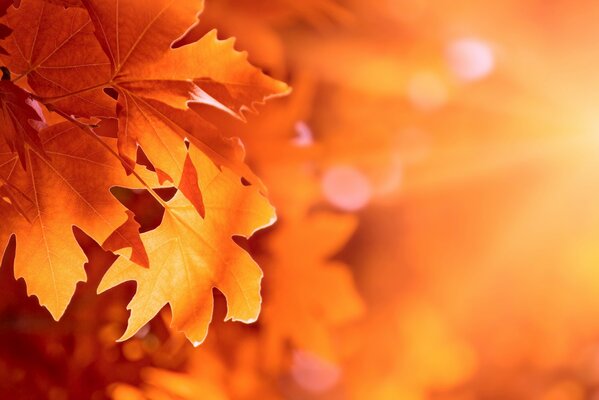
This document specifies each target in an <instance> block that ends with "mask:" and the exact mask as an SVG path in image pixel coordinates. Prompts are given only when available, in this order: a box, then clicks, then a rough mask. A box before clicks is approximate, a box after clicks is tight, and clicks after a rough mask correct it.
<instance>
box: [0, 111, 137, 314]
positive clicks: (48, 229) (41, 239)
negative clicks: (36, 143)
mask: <svg viewBox="0 0 599 400" xmlns="http://www.w3.org/2000/svg"><path fill="white" fill-rule="evenodd" d="M40 138H41V143H42V144H43V148H44V154H42V153H40V152H38V151H37V150H35V149H33V148H31V147H28V148H26V150H25V157H26V159H27V170H24V169H23V168H22V167H21V166H20V165H19V163H18V160H17V156H16V155H15V154H14V153H13V152H12V151H11V150H10V149H9V148H8V147H7V146H4V147H3V148H1V150H0V177H2V179H3V180H4V181H6V182H7V183H8V184H10V187H9V190H11V192H12V194H13V197H14V198H15V199H16V200H17V201H18V202H19V204H20V205H21V207H22V209H23V211H24V215H22V214H21V213H19V212H17V210H16V209H15V208H14V207H13V206H12V204H6V203H4V202H0V215H1V218H2V220H3V221H4V223H3V224H2V226H1V227H0V243H4V244H6V243H7V242H8V239H9V238H10V237H11V236H12V235H16V237H17V247H16V258H15V265H14V271H15V276H16V277H17V278H24V279H25V281H26V283H27V291H28V294H29V295H31V294H33V295H36V296H37V297H38V298H39V301H40V304H42V305H44V306H45V307H46V308H48V310H49V311H50V313H51V314H52V316H53V317H54V318H55V319H57V320H58V318H60V316H61V315H62V314H63V312H64V310H65V309H66V307H67V305H68V303H69V301H70V299H71V297H72V295H73V293H74V291H75V286H76V284H77V282H80V281H85V280H86V275H85V271H84V269H83V264H84V263H85V261H86V257H85V255H84V253H83V251H82V250H81V248H80V246H79V245H78V243H77V241H76V239H75V237H74V235H73V231H72V229H73V226H77V227H78V228H80V229H81V230H83V231H84V232H85V233H86V234H88V235H89V236H90V237H92V238H93V239H94V240H96V241H98V242H100V243H102V242H103V241H104V240H105V239H106V238H108V237H109V235H111V234H112V233H113V232H114V231H115V230H116V229H117V228H118V227H119V226H120V225H121V224H122V223H123V222H124V221H125V220H126V219H127V216H126V214H125V210H126V209H125V207H124V206H122V205H121V204H120V203H119V202H118V201H117V200H116V199H115V198H114V197H113V196H112V194H111V193H110V190H109V189H110V187H112V186H113V185H119V186H130V187H140V184H139V182H138V181H137V179H136V178H134V177H133V176H127V175H126V174H125V172H124V171H123V168H122V166H121V164H120V162H119V160H118V158H116V157H114V155H113V153H112V152H111V151H110V150H109V149H110V148H114V147H115V143H114V139H99V138H98V139H97V140H96V139H94V138H93V137H91V136H89V135H87V134H86V133H84V132H83V131H81V130H80V129H79V128H77V127H76V126H74V125H73V124H71V123H69V122H64V123H61V124H58V125H53V126H50V127H48V128H46V129H44V130H42V131H41V132H40Z"/></svg>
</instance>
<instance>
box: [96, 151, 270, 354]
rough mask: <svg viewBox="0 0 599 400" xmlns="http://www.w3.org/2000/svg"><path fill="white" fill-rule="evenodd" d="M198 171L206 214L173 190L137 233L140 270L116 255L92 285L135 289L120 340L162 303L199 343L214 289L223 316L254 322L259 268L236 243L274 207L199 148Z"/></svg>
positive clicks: (261, 225)
mask: <svg viewBox="0 0 599 400" xmlns="http://www.w3.org/2000/svg"><path fill="white" fill-rule="evenodd" d="M190 155H191V159H192V161H193V164H194V165H195V166H196V168H197V171H199V180H200V185H199V186H200V189H201V192H202V195H203V205H204V207H205V213H206V217H205V218H204V219H202V218H201V217H200V215H199V214H198V212H197V210H196V207H195V206H194V205H193V204H192V203H191V202H189V200H187V198H186V197H185V196H184V195H183V194H182V193H181V192H178V193H177V194H176V195H175V196H174V197H173V198H172V199H171V200H169V201H168V202H166V204H165V213H164V216H163V219H162V223H161V224H160V226H159V227H158V228H156V229H155V230H152V231H149V232H146V233H143V234H141V238H142V241H143V243H144V246H145V248H146V250H147V253H148V256H149V259H150V268H149V269H146V268H142V267H140V266H139V265H136V264H135V263H133V262H131V261H129V260H128V259H127V258H123V257H120V258H119V259H118V260H117V261H116V262H115V263H114V264H113V266H112V267H111V268H110V269H109V270H108V272H107V273H106V275H105V276H104V278H103V279H102V282H101V283H100V285H99V287H98V292H100V293H101V292H103V291H105V290H107V289H109V288H111V287H114V286H116V285H118V284H120V283H123V282H125V281H131V280H132V281H135V282H136V283H137V291H136V293H135V296H134V297H133V300H132V301H131V303H129V305H128V308H129V309H130V310H131V315H130V317H129V324H128V327H127V330H126V332H125V333H124V334H123V336H122V337H121V339H120V340H125V339H127V338H129V337H131V336H132V335H133V334H135V332H137V331H138V330H139V329H140V328H141V327H142V326H144V325H145V324H146V323H147V322H148V321H150V320H151V319H152V318H153V317H154V316H155V315H156V314H157V313H158V312H159V311H160V310H161V309H162V308H163V307H164V306H165V305H166V304H170V306H171V308H172V311H173V319H172V325H173V327H174V328H176V329H178V330H181V331H183V332H184V333H185V335H186V336H187V337H188V338H189V339H190V340H191V341H192V342H194V343H195V344H199V343H201V342H202V341H203V340H204V339H205V337H206V334H207V329H208V324H209V323H210V320H211V319H212V309H213V294H212V289H213V288H214V287H216V288H217V289H219V290H220V291H221V292H222V293H223V294H224V295H225V297H226V299H227V304H228V311H227V316H226V319H232V320H235V321H243V322H248V323H249V322H253V321H254V320H255V319H256V318H257V316H258V313H259V311H260V303H261V297H260V281H261V279H262V271H261V270H260V268H259V267H258V265H257V264H256V263H255V262H254V261H253V260H252V258H251V257H250V256H249V254H247V253H246V252H245V251H244V250H243V249H241V248H240V247H239V246H238V245H237V244H236V243H235V242H234V241H233V236H243V237H249V236H251V235H252V234H253V233H254V232H255V231H256V230H258V229H261V228H264V227H266V226H268V225H270V224H272V223H273V222H274V220H275V214H274V209H273V208H272V206H271V205H270V204H269V203H268V201H267V200H266V199H265V198H264V197H263V196H262V195H261V194H260V193H259V191H258V189H257V188H255V187H253V186H244V185H242V183H241V182H240V180H239V178H238V177H237V176H236V175H235V174H234V173H233V172H232V171H230V170H228V169H226V168H223V170H222V171H221V170H219V168H217V167H216V166H215V165H214V164H213V163H212V161H210V159H208V158H207V157H206V156H205V155H203V154H202V153H200V152H198V151H193V149H192V151H191V152H190Z"/></svg>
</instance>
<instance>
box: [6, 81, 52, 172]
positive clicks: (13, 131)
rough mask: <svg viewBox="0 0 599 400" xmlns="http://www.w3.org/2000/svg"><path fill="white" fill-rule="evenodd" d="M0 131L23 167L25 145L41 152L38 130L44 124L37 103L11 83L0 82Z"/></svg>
mask: <svg viewBox="0 0 599 400" xmlns="http://www.w3.org/2000/svg"><path fill="white" fill-rule="evenodd" d="M0 107H1V109H0V131H1V132H2V135H3V136H4V140H5V142H6V144H7V145H8V147H9V148H10V149H11V150H12V151H16V152H17V154H18V155H19V158H20V159H21V163H22V164H23V165H25V143H27V144H29V145H30V146H32V147H34V148H36V149H37V150H38V151H41V142H40V139H39V136H38V129H40V128H41V127H43V125H44V124H45V122H44V117H43V115H41V110H40V107H39V105H38V104H37V102H35V101H34V100H33V99H32V98H31V96H30V95H29V93H27V92H26V91H24V90H23V89H21V88H20V87H18V86H16V85H15V84H14V83H12V82H8V81H0Z"/></svg>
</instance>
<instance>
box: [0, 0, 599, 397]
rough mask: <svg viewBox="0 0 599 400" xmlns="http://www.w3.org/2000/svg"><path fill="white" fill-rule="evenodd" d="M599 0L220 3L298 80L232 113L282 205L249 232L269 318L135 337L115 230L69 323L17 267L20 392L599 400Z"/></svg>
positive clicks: (212, 9) (6, 333)
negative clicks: (125, 337) (51, 310)
mask: <svg viewBox="0 0 599 400" xmlns="http://www.w3.org/2000/svg"><path fill="white" fill-rule="evenodd" d="M597 21H599V3H597V2H595V1H592V0H581V1H567V0H556V1H546V0H545V1H541V0H525V1H516V0H495V1H475V0H451V1H450V0H446V1H433V0H430V1H427V0H381V1H367V0H344V1H341V0H340V1H333V0H303V1H299V0H269V1H266V0H264V1H258V0H235V1H233V0H207V5H206V12H205V13H204V15H203V16H202V17H201V25H200V30H204V31H208V30H210V29H211V28H213V27H216V28H218V29H219V32H220V33H219V36H221V37H228V36H236V37H238V41H237V47H238V48H239V49H244V50H248V51H249V54H250V60H251V61H252V62H253V63H254V64H256V65H258V66H260V67H262V68H263V69H264V70H265V71H267V72H268V73H270V74H271V75H273V76H274V77H276V78H278V79H282V80H285V81H287V82H289V83H290V84H291V85H292V86H293V88H294V91H293V93H292V94H291V96H289V97H288V98H284V99H276V100H273V101H271V102H269V104H267V105H266V106H263V107H260V108H259V111H260V113H259V115H249V116H248V122H247V123H241V122H236V121H224V122H221V123H223V124H228V125H229V128H230V129H231V130H234V131H235V132H236V133H237V134H238V135H240V136H241V137H242V139H243V140H244V142H245V144H246V149H247V153H248V161H249V162H250V164H251V165H252V167H253V168H254V169H255V170H256V171H257V173H258V174H259V175H260V176H261V177H262V178H263V180H264V182H265V184H266V186H267V187H268V188H269V194H270V195H271V198H272V201H273V203H274V205H275V206H276V207H277V210H278V214H279V223H278V224H277V226H275V227H274V228H272V229H269V230H268V231H267V232H263V233H259V234H258V235H257V237H256V238H253V239H252V240H251V241H250V243H249V244H244V245H247V247H248V248H250V249H251V250H252V254H253V255H254V256H255V258H256V259H257V260H258V261H259V262H260V264H261V266H262V267H263V269H264V272H265V281H264V293H263V295H264V304H263V306H264V307H263V312H262V315H261V318H260V320H259V322H258V323H256V324H253V325H250V326H242V325H241V324H236V323H221V322H216V323H215V324H214V326H213V327H212V328H211V331H210V333H209V338H208V340H207V342H206V343H205V344H204V345H202V346H201V347H199V348H197V349H194V348H193V347H192V346H191V345H190V344H189V343H187V342H186V341H185V340H184V339H183V338H182V337H181V336H180V335H179V334H177V333H174V332H169V330H168V320H169V318H168V316H167V315H163V319H158V320H156V321H154V322H153V323H152V324H151V327H149V328H151V329H144V330H142V332H141V333H140V334H138V335H137V336H136V337H135V338H133V339H131V340H130V341H128V342H126V343H124V344H116V343H114V339H115V338H117V337H118V336H120V332H122V329H123V326H124V324H125V320H126V317H127V315H126V313H125V311H124V307H123V304H126V302H127V300H128V299H129V298H130V296H131V293H132V289H133V286H126V287H124V288H121V289H117V290H113V291H111V292H108V293H106V294H103V295H101V296H99V297H98V296H96V295H95V285H97V281H98V279H97V278H98V277H99V276H101V273H102V271H104V270H105V268H106V266H105V264H106V263H107V262H109V261H111V259H110V256H108V255H103V256H102V254H101V252H100V251H99V250H98V249H97V246H94V245H93V244H89V248H90V250H89V251H90V252H92V253H93V254H95V256H93V262H92V264H95V265H92V266H90V267H89V268H88V273H89V274H90V276H91V279H90V283H88V284H85V285H81V286H80V287H79V288H78V292H77V296H76V297H75V298H74V300H73V302H72V304H71V306H70V307H69V309H68V310H67V314H66V315H65V317H64V318H63V320H61V321H60V322H59V323H55V322H53V321H52V319H51V318H50V317H49V315H47V313H46V312H45V311H44V310H42V309H40V308H39V307H38V306H37V305H36V304H35V303H36V301H35V299H31V298H26V294H25V289H24V284H23V282H16V283H15V282H13V280H12V276H11V272H10V270H9V268H7V267H3V268H1V269H0V275H2V276H1V277H0V278H1V279H0V293H1V297H2V301H1V302H0V341H1V343H3V345H2V346H1V347H0V376H1V377H2V380H1V381H0V397H1V398H36V399H37V398H50V399H52V400H59V399H71V398H72V399H87V398H93V399H102V398H105V397H107V396H110V397H112V398H115V399H120V400H128V399H143V398H150V399H157V400H162V399H271V398H272V399H308V400H310V399H335V400H337V399H356V400H358V399H359V400H362V399H374V400H378V399H381V400H383V399H384V400H387V399H389V400H392V399H400V400H404V399H405V400H420V399H422V400H424V399H434V400H473V399H498V400H499V399H501V400H509V399H542V400H578V399H581V400H582V399H599V72H598V71H599V53H598V51H597V44H598V43H599V42H598V41H599V25H598V22H597ZM199 33H201V32H199ZM215 118H218V117H216V116H215ZM136 201H137V202H138V205H140V204H143V199H136ZM148 218H150V219H151V215H150V216H149V217H148ZM82 240H84V239H82ZM101 256H102V257H104V259H105V260H101ZM102 261H103V262H102ZM94 277H95V278H94ZM223 307H224V306H223V301H222V299H221V301H220V303H218V304H217V312H216V317H215V319H216V320H217V321H220V320H222V319H223V317H224V311H223Z"/></svg>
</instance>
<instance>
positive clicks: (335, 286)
mask: <svg viewBox="0 0 599 400" xmlns="http://www.w3.org/2000/svg"><path fill="white" fill-rule="evenodd" d="M356 226H357V219H356V218H355V216H353V215H337V214H333V213H329V212H319V213H316V214H312V215H308V216H306V217H304V218H303V219H302V220H301V222H298V221H295V222H294V221H282V223H280V224H279V225H278V226H277V230H275V231H274V232H273V235H272V237H271V238H270V241H269V247H270V250H271V253H272V254H273V259H272V260H271V262H270V263H268V264H267V265H269V266H271V268H269V269H268V272H269V273H268V274H267V282H266V284H267V285H268V289H269V298H268V302H267V303H266V304H265V307H264V314H263V316H262V321H264V323H265V325H264V328H265V330H266V337H267V340H268V341H269V342H270V343H269V345H267V349H269V350H271V352H268V351H267V354H266V357H267V358H269V360H268V362H270V363H272V365H277V364H278V362H279V358H280V354H281V351H282V348H283V345H284V343H285V342H286V340H291V342H292V343H293V344H294V345H295V346H297V347H299V348H300V349H303V350H307V351H310V352H311V353H314V354H317V355H319V356H321V357H325V358H327V359H334V358H335V353H334V351H333V348H334V346H333V342H332V337H331V331H332V329H333V328H334V327H336V326H340V325H341V324H343V323H347V322H349V321H351V320H354V319H356V318H357V317H359V316H360V315H361V314H362V313H363V312H364V303H363V301H362V299H361V297H360V295H359V294H358V292H357V290H356V288H355V285H354V282H353V277H352V274H351V272H350V270H349V269H348V267H347V265H345V264H343V263H341V262H339V261H332V260H330V257H332V256H333V255H334V254H335V253H336V252H338V251H339V250H340V248H341V247H342V246H343V245H344V244H345V243H346V242H347V240H348V239H349V237H350V236H351V235H352V234H353V232H354V231H355V229H356ZM322 293H327V301H323V300H322ZM272 351H274V352H272ZM272 365H271V366H272Z"/></svg>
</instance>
